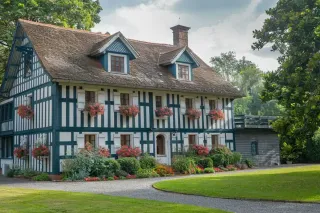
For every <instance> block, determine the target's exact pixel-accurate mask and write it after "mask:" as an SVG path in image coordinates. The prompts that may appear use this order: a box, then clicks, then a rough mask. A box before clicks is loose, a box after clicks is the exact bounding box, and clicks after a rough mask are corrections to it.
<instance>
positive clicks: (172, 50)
mask: <svg viewBox="0 0 320 213" xmlns="http://www.w3.org/2000/svg"><path fill="white" fill-rule="evenodd" d="M186 47H187V46H183V47H178V48H176V49H173V50H170V51H168V52H163V53H160V55H163V54H167V53H171V52H174V51H177V50H179V49H181V50H183V49H184V48H186Z"/></svg>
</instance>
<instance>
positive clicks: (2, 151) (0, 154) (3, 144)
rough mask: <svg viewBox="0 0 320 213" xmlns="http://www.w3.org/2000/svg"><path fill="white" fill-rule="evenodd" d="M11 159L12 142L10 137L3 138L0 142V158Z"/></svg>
mask: <svg viewBox="0 0 320 213" xmlns="http://www.w3.org/2000/svg"><path fill="white" fill-rule="evenodd" d="M12 157H13V140H12V137H3V138H2V139H1V141H0V158H12Z"/></svg>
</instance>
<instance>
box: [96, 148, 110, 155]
mask: <svg viewBox="0 0 320 213" xmlns="http://www.w3.org/2000/svg"><path fill="white" fill-rule="evenodd" d="M98 152H99V155H100V156H102V157H106V158H107V157H109V156H110V152H109V149H106V148H104V147H99V150H98Z"/></svg>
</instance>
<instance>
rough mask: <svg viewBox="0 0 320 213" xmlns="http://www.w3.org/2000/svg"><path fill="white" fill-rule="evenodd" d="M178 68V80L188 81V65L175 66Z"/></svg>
mask: <svg viewBox="0 0 320 213" xmlns="http://www.w3.org/2000/svg"><path fill="white" fill-rule="evenodd" d="M177 66H178V79H180V80H187V81H189V80H190V65H188V64H177Z"/></svg>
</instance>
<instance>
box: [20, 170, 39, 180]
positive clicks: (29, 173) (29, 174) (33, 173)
mask: <svg viewBox="0 0 320 213" xmlns="http://www.w3.org/2000/svg"><path fill="white" fill-rule="evenodd" d="M38 174H39V172H37V171H33V170H32V169H25V170H23V174H22V175H23V177H25V178H28V179H31V178H33V177H34V176H37V175H38Z"/></svg>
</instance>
